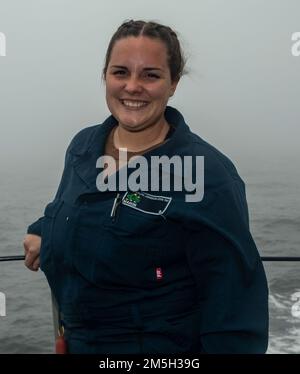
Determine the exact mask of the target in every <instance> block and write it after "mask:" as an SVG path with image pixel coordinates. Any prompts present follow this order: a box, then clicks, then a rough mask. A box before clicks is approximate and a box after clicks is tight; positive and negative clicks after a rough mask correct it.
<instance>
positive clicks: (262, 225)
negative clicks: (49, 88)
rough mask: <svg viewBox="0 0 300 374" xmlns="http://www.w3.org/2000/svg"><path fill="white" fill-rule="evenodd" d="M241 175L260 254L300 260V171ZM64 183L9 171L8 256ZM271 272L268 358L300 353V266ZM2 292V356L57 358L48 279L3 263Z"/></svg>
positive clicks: (0, 231)
mask: <svg viewBox="0 0 300 374" xmlns="http://www.w3.org/2000/svg"><path fill="white" fill-rule="evenodd" d="M238 170H239V172H240V175H241V176H242V178H243V179H244V181H245V183H246V188H247V200H248V206H249V212H250V223H251V232H252V235H253V237H254V239H255V242H256V244H257V247H258V248H259V251H260V254H261V255H265V256H266V255H273V256H275V255H277V256H283V255H286V256H288V255H290V256H297V255H298V256H300V197H299V187H300V177H299V175H297V173H296V170H295V169H294V167H293V164H291V163H289V164H288V166H285V167H283V166H282V165H278V164H274V163H269V164H265V165H261V164H260V165H259V167H256V168H254V167H253V166H252V167H246V166H245V165H243V167H242V168H240V169H239V168H238ZM58 178H59V176H58V172H57V170H52V171H51V170H47V173H45V171H44V172H43V173H39V172H36V173H35V174H34V176H31V175H30V173H29V172H27V171H26V172H25V171H23V172H16V171H14V170H10V171H9V172H7V171H6V172H5V171H1V185H0V192H1V200H0V239H1V240H0V243H1V245H0V255H1V256H3V255H20V254H23V247H22V240H23V237H24V234H25V230H26V227H27V226H28V224H30V223H31V222H32V221H34V220H35V219H36V218H38V217H39V216H40V215H41V213H42V211H43V207H44V205H45V204H46V203H47V202H48V201H50V200H51V199H52V197H53V195H54V193H55V190H56V186H57V182H58ZM265 269H266V273H267V278H268V283H269V288H270V299H269V305H270V341H269V348H268V353H300V312H299V311H298V313H297V305H296V303H297V300H299V298H300V293H299V294H298V295H297V292H300V262H294V263H278V262H277V263H274V262H268V263H265ZM0 292H3V293H5V295H6V316H2V317H0V353H12V354H13V353H53V351H54V331H53V324H52V310H51V297H50V291H49V288H48V285H47V283H46V280H45V278H44V275H43V273H42V272H41V271H39V272H37V273H35V272H31V271H29V270H27V268H25V266H24V265H23V262H22V261H18V262H0ZM293 298H294V299H293ZM299 309H300V308H299ZM293 310H294V313H293ZM295 311H296V312H295Z"/></svg>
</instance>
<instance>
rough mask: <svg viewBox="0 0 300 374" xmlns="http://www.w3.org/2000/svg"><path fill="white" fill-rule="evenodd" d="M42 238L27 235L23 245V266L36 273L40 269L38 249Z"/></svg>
mask: <svg viewBox="0 0 300 374" xmlns="http://www.w3.org/2000/svg"><path fill="white" fill-rule="evenodd" d="M41 242H42V238H41V237H40V236H38V235H32V234H27V235H26V236H25V238H24V241H23V245H24V249H25V262H24V263H25V266H27V267H28V269H30V270H32V271H38V270H39V267H40V249H41Z"/></svg>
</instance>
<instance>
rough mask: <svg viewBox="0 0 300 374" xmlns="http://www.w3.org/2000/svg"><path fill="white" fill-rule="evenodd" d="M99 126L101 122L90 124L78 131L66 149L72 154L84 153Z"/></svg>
mask: <svg viewBox="0 0 300 374" xmlns="http://www.w3.org/2000/svg"><path fill="white" fill-rule="evenodd" d="M100 127H101V124H98V125H92V126H88V127H85V128H83V129H81V130H80V131H78V132H77V133H76V134H75V136H74V137H73V138H72V140H71V142H70V144H69V146H68V150H67V151H68V152H70V153H73V154H81V153H84V152H85V151H86V150H88V148H89V145H90V144H91V142H92V140H93V139H94V137H95V134H96V133H97V132H98V130H99V129H100Z"/></svg>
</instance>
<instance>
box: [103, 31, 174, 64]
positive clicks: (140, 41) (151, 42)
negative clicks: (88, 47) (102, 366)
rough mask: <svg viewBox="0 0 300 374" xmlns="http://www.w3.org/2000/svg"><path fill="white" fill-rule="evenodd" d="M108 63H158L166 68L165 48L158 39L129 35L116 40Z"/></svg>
mask: <svg viewBox="0 0 300 374" xmlns="http://www.w3.org/2000/svg"><path fill="white" fill-rule="evenodd" d="M109 65H122V66H128V65H129V66H139V65H149V66H150V65H151V66H152V65H153V66H158V65H159V66H161V67H163V68H167V67H168V63H167V49H166V46H165V44H164V43H163V42H162V41H160V40H158V39H151V38H147V37H144V36H139V37H132V36H130V37H127V38H123V39H120V40H118V41H116V43H115V45H114V47H113V49H112V52H111V57H110V61H109Z"/></svg>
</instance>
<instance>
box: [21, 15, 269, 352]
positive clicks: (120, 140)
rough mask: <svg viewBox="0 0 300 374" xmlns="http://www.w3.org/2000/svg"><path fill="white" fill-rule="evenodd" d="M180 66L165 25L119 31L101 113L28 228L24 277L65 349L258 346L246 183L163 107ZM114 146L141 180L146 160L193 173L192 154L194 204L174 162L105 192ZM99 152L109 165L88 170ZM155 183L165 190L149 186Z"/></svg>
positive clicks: (262, 310)
mask: <svg viewBox="0 0 300 374" xmlns="http://www.w3.org/2000/svg"><path fill="white" fill-rule="evenodd" d="M183 67H184V60H183V57H182V52H181V48H180V44H179V41H178V39H177V36H176V33H175V32H174V31H172V30H171V29H170V28H169V27H167V26H164V25H160V24H157V23H154V22H144V21H129V22H125V23H123V24H122V25H121V26H120V27H119V29H118V30H117V31H116V33H115V34H114V35H113V37H112V39H111V41H110V44H109V47H108V50H107V54H106V62H105V67H104V70H103V76H104V80H105V83H106V100H107V105H108V107H109V110H110V112H111V114H112V115H111V116H110V117H109V118H107V119H106V120H105V121H104V123H103V124H101V125H97V126H93V127H88V128H85V129H83V130H82V131H81V132H79V133H78V134H77V135H76V136H75V137H74V139H73V140H72V142H71V144H70V146H69V148H68V150H67V153H66V160H65V169H64V172H63V176H62V180H61V183H60V186H59V188H58V191H57V194H56V196H55V198H54V200H53V201H52V202H51V203H50V204H48V205H47V206H46V208H45V212H44V216H43V217H42V218H40V219H39V220H38V221H36V222H35V223H33V224H32V225H31V226H29V228H28V234H27V236H26V237H25V240H24V247H25V253H26V260H25V264H26V266H27V267H28V268H29V269H31V270H37V269H38V268H39V265H40V264H41V269H42V270H43V271H44V272H45V275H46V277H47V279H48V282H49V285H50V287H51V289H52V292H53V293H54V295H55V298H56V300H57V302H58V305H59V308H60V311H61V313H62V321H63V324H64V327H65V335H66V339H67V343H68V350H69V352H70V353H103V354H111V353H144V354H152V353H165V354H167V353H188V352H194V353H206V352H207V353H264V352H265V351H266V349H267V342H268V288H267V282H266V277H265V273H264V269H263V266H262V263H261V260H260V257H259V254H258V251H257V249H256V246H255V243H254V241H253V239H252V236H251V234H250V232H249V221H248V211H247V203H246V198H245V190H244V183H243V181H242V180H241V178H240V177H239V175H238V173H237V171H236V169H235V167H234V165H233V164H232V163H231V161H230V160H229V159H228V158H227V157H225V156H224V155H223V154H222V153H220V152H219V151H218V150H216V149H215V148H214V147H212V146H211V145H209V144H208V143H206V142H205V141H204V140H202V139H201V138H200V137H199V136H197V135H195V134H193V133H192V132H191V131H190V129H189V127H188V126H187V124H186V123H185V121H184V118H183V116H182V115H181V114H180V113H179V112H178V111H177V110H176V109H174V108H171V107H169V106H167V103H168V100H169V97H171V96H172V95H173V94H174V92H175V90H176V87H177V84H178V82H179V80H180V77H181V75H182V71H183ZM123 148H126V149H127V150H128V155H127V156H128V159H129V160H130V164H131V162H132V161H134V160H140V159H141V158H142V157H143V162H146V164H147V165H148V169H147V170H146V172H145V173H144V174H142V176H141V177H140V179H143V181H142V182H143V183H144V182H145V180H147V181H149V180H148V179H147V177H148V174H149V175H150V172H152V171H153V166H150V167H149V165H152V164H151V161H152V160H153V159H154V158H155V156H156V157H158V156H166V157H165V161H166V160H170V159H172V157H174V156H176V157H177V160H178V159H179V160H186V159H184V157H187V156H189V157H190V158H189V159H188V160H191V159H192V164H191V165H188V166H187V167H186V165H185V164H184V168H186V169H188V168H191V169H189V170H190V171H191V173H192V174H193V175H194V176H195V175H196V179H197V175H198V174H199V173H200V174H201V170H200V169H201V165H202V164H201V163H197V162H196V161H197V160H196V161H195V159H196V158H197V157H198V158H199V157H200V156H201V157H204V196H202V195H201V193H200V196H199V194H198V196H195V195H194V196H191V190H190V189H189V188H188V189H187V188H185V187H186V185H184V187H182V188H181V189H180V188H178V186H182V184H183V183H182V182H185V179H186V178H187V175H188V173H187V174H184V175H180V173H179V171H180V169H178V168H177V169H176V168H175V167H174V170H173V169H172V171H170V170H169V172H165V173H164V175H163V172H162V174H159V175H160V177H158V178H157V176H156V177H155V176H154V177H153V176H152V174H151V177H152V181H153V184H151V185H150V187H149V184H148V189H146V190H145V189H144V190H142V189H140V190H139V191H137V192H135V190H133V189H132V188H131V189H130V188H128V187H127V190H126V188H125V190H124V189H122V188H121V187H120V184H119V185H118V186H117V185H116V183H112V184H111V185H110V187H112V186H113V187H115V189H114V188H111V189H107V190H105V189H103V186H105V183H107V181H108V180H110V181H111V180H112V179H111V178H112V177H115V178H116V177H118V178H119V180H121V179H122V178H123V180H122V183H123V185H124V176H126V173H124V170H127V171H128V170H129V168H127V167H126V166H127V165H126V162H127V161H126V159H125V160H123V158H122V157H121V159H119V152H118V151H119V150H120V149H123ZM103 155H105V156H106V160H107V162H104V163H103V162H102V161H103V160H102V161H101V162H99V158H101V157H102V156H103ZM109 156H111V157H109ZM111 160H115V161H116V167H117V169H119V170H114V166H115V165H114V163H111ZM147 162H148V163H147ZM99 165H100V166H102V168H101V167H100V169H99ZM163 168H164V165H162V169H163ZM175 169H176V170H175ZM157 170H160V172H161V169H160V168H159V167H158V168H156V171H157ZM103 173H104V174H105V173H106V175H104V174H103ZM100 175H101V178H100V179H99V176H100ZM103 176H104V177H103ZM166 177H169V180H172V181H171V183H169V189H168V188H166V186H167V187H168V183H167V185H165V186H162V185H161V184H162V183H160V182H162V181H166V180H167V179H166ZM173 177H174V178H173ZM199 180H200V181H201V180H202V181H203V179H201V178H200V179H199V178H198V179H197V181H198V184H199ZM113 181H114V182H115V179H113ZM128 181H129V176H128ZM140 182H141V181H140ZM122 183H121V184H122ZM145 184H146V183H145ZM107 185H108V184H107ZM157 185H159V188H157ZM151 186H152V187H153V186H154V187H153V188H152V189H151ZM198 187H199V186H198ZM196 188H197V186H196ZM189 194H190V195H189ZM188 195H189V199H188V198H187V196H188ZM41 242H42V244H41Z"/></svg>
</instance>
